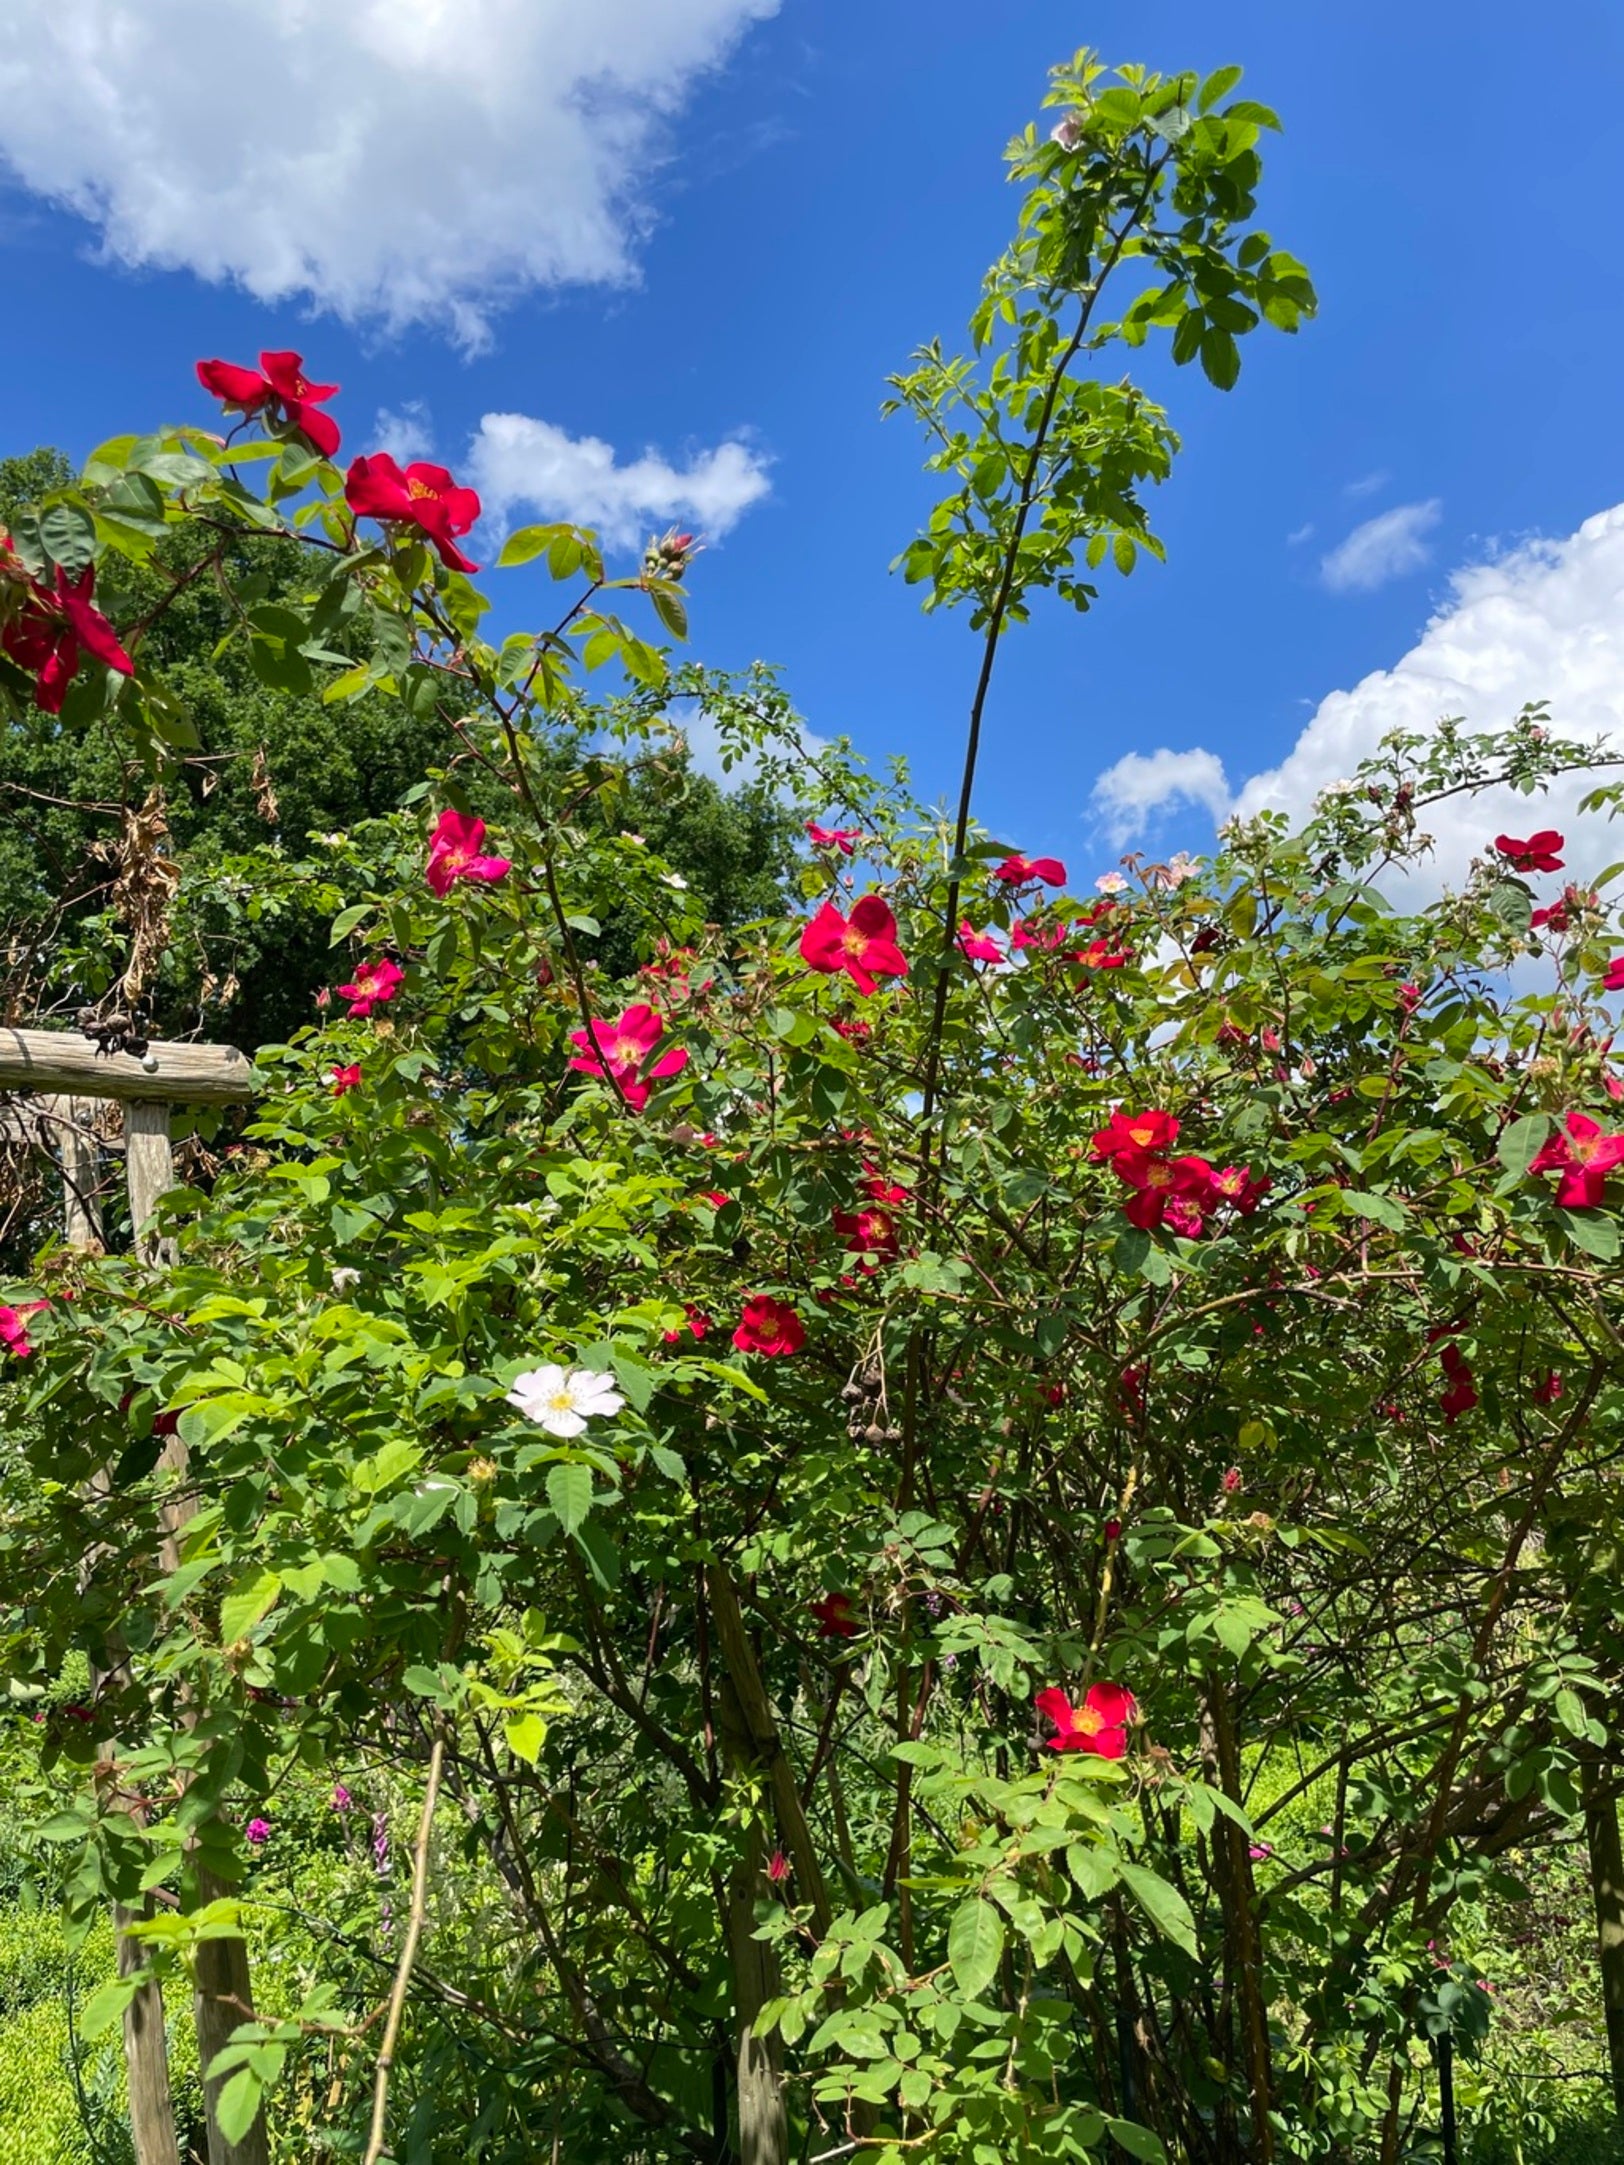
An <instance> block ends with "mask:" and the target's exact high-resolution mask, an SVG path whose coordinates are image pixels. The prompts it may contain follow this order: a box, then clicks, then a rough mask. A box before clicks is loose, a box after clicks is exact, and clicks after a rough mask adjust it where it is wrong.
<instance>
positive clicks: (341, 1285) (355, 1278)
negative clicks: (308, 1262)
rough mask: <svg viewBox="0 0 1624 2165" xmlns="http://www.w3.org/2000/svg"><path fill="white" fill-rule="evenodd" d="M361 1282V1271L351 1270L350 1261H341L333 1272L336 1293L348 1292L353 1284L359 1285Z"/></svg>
mask: <svg viewBox="0 0 1624 2165" xmlns="http://www.w3.org/2000/svg"><path fill="white" fill-rule="evenodd" d="M360 1283H361V1273H360V1272H359V1271H358V1270H351V1268H350V1266H349V1265H348V1263H341V1264H340V1265H339V1267H338V1269H337V1270H335V1271H334V1273H333V1291H334V1292H335V1293H348V1292H349V1290H350V1288H351V1287H352V1286H358V1285H359V1284H360Z"/></svg>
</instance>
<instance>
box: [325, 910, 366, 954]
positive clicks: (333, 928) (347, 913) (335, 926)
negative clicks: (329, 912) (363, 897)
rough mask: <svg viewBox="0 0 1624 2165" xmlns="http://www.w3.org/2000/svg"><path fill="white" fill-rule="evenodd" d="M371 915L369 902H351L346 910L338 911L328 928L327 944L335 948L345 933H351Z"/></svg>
mask: <svg viewBox="0 0 1624 2165" xmlns="http://www.w3.org/2000/svg"><path fill="white" fill-rule="evenodd" d="M371 915H372V904H371V903H370V902H352V903H351V904H350V906H349V908H348V909H347V910H340V911H339V913H338V915H337V916H336V917H335V918H334V919H333V922H332V924H331V925H330V926H329V927H328V932H327V944H328V946H329V947H336V946H337V945H338V943H339V941H340V940H341V939H343V937H344V935H345V934H346V933H347V932H353V931H354V930H355V928H356V926H357V925H358V924H360V923H361V921H362V919H363V918H366V917H370V916H371Z"/></svg>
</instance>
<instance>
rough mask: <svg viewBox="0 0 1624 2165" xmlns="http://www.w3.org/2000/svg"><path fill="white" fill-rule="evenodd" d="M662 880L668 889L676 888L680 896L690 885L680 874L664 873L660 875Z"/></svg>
mask: <svg viewBox="0 0 1624 2165" xmlns="http://www.w3.org/2000/svg"><path fill="white" fill-rule="evenodd" d="M660 878H661V880H662V881H663V882H664V884H665V885H666V886H667V887H675V888H676V890H677V892H678V893H679V894H680V893H682V892H683V891H684V889H686V887H687V885H688V882H687V881H686V880H685V879H684V878H683V876H682V874H681V873H680V872H662V873H661V874H660Z"/></svg>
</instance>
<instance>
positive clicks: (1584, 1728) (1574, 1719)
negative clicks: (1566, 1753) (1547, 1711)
mask: <svg viewBox="0 0 1624 2165" xmlns="http://www.w3.org/2000/svg"><path fill="white" fill-rule="evenodd" d="M1555 1703H1556V1718H1557V1720H1558V1721H1559V1722H1560V1723H1561V1724H1562V1726H1563V1728H1564V1729H1565V1730H1566V1731H1567V1732H1568V1735H1569V1736H1570V1737H1581V1738H1583V1737H1587V1736H1588V1735H1589V1734H1590V1724H1589V1722H1588V1721H1587V1720H1586V1718H1585V1709H1584V1701H1583V1700H1582V1699H1581V1698H1580V1697H1579V1694H1578V1693H1577V1692H1576V1691H1570V1690H1569V1689H1568V1687H1567V1686H1566V1685H1565V1684H1564V1685H1563V1687H1562V1689H1561V1690H1560V1691H1559V1692H1558V1693H1557V1695H1556V1702H1555Z"/></svg>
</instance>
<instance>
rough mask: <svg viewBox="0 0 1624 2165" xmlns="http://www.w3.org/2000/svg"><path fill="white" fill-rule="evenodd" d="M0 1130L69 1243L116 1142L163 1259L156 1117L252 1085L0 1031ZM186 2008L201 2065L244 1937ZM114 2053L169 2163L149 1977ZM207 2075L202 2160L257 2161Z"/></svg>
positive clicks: (207, 1068)
mask: <svg viewBox="0 0 1624 2165" xmlns="http://www.w3.org/2000/svg"><path fill="white" fill-rule="evenodd" d="M0 1093H20V1095H18V1096H16V1097H15V1098H14V1100H13V1102H11V1103H9V1104H7V1103H4V1102H0V1142H9V1143H17V1142H22V1143H25V1144H27V1145H29V1146H30V1147H33V1148H36V1149H39V1150H41V1151H43V1152H44V1153H45V1154H46V1155H48V1156H49V1157H51V1158H52V1159H53V1160H54V1161H55V1163H56V1164H57V1166H58V1168H59V1169H60V1172H61V1177H62V1189H63V1226H64V1232H65V1235H66V1238H67V1240H68V1241H69V1243H70V1244H71V1245H72V1246H74V1247H79V1248H87V1249H93V1250H99V1249H100V1248H101V1246H102V1236H103V1228H102V1220H101V1211H100V1207H99V1205H98V1202H97V1194H98V1191H99V1188H100V1179H99V1174H98V1160H99V1156H100V1153H101V1152H103V1151H107V1150H114V1151H121V1152H122V1155H123V1158H124V1179H125V1187H126V1191H127V1193H128V1196H129V1206H130V1225H131V1228H132V1232H133V1238H134V1242H135V1251H136V1254H137V1255H138V1256H139V1257H140V1258H141V1259H142V1260H143V1261H145V1262H148V1263H152V1264H155V1265H160V1266H161V1265H165V1264H168V1263H170V1262H172V1261H173V1260H174V1253H173V1243H172V1242H170V1241H168V1240H166V1239H164V1238H163V1237H162V1236H161V1235H160V1234H159V1232H158V1230H157V1228H156V1225H155V1223H154V1215H153V1214H154V1212H155V1210H156V1208H157V1205H158V1202H159V1199H160V1198H161V1197H162V1196H163V1195H164V1193H165V1192H166V1190H168V1189H170V1188H172V1187H174V1185H175V1160H174V1153H173V1149H172V1146H171V1142H170V1120H171V1116H172V1111H173V1108H174V1107H175V1106H177V1105H239V1104H244V1103H246V1102H247V1101H248V1100H249V1099H250V1098H251V1097H252V1096H253V1095H254V1077H253V1070H252V1068H251V1067H250V1066H249V1063H248V1062H247V1061H246V1060H245V1059H244V1058H243V1056H242V1054H241V1053H240V1052H237V1051H236V1050H235V1049H234V1048H233V1047H231V1046H229V1045H172V1044H158V1043H149V1044H146V1045H145V1046H143V1047H142V1049H141V1050H140V1051H139V1052H135V1051H119V1052H110V1051H107V1050H106V1049H104V1048H103V1047H102V1046H99V1045H98V1044H97V1043H96V1042H95V1041H94V1040H93V1039H92V1038H90V1037H88V1036H84V1037H78V1036H73V1035H70V1034H69V1033H68V1032H66V1031H56V1030H11V1029H0ZM107 1099H115V1100H117V1101H118V1102H119V1103H120V1105H121V1106H122V1108H123V1130H124V1132H123V1136H122V1139H121V1140H120V1141H118V1142H116V1143H115V1142H109V1141H108V1140H106V1139H104V1138H102V1137H100V1136H99V1135H98V1134H97V1132H96V1127H95V1122H96V1120H97V1118H98V1116H99V1112H100V1108H101V1105H102V1103H103V1102H104V1101H105V1100H107ZM160 1463H161V1464H165V1465H168V1466H169V1467H171V1468H172V1469H173V1470H174V1471H175V1473H176V1474H177V1475H180V1474H183V1473H184V1471H185V1465H186V1447H185V1445H184V1444H183V1443H181V1441H180V1440H179V1438H178V1437H171V1438H170V1439H169V1440H168V1441H167V1442H166V1444H165V1446H164V1452H163V1458H162V1459H161V1461H160ZM184 1520H185V1512H184V1510H182V1509H179V1508H177V1509H176V1510H175V1511H173V1512H172V1513H171V1514H170V1515H169V1518H168V1521H167V1523H166V1527H165V1534H164V1543H163V1546H164V1550H165V1556H164V1562H165V1565H166V1568H168V1569H171V1570H172V1569H173V1568H174V1566H175V1563H176V1562H177V1561H178V1541H179V1536H180V1532H181V1528H182V1526H183V1524H184ZM198 1882H199V1893H200V1894H201V1896H202V1899H203V1900H204V1901H205V1902H210V1901H213V1900H215V1899H217V1898H218V1897H219V1896H221V1895H223V1894H225V1893H226V1892H227V1891H228V1890H227V1889H226V1888H225V1887H224V1886H223V1885H222V1884H221V1883H220V1882H218V1881H217V1880H215V1879H214V1877H213V1875H212V1874H211V1873H208V1872H206V1871H204V1870H201V1869H200V1870H199V1872H198ZM137 1915H138V1913H136V1912H130V1911H124V1910H118V1909H115V1911H114V1926H115V1934H114V1937H115V1943H116V1946H117V1950H118V1965H119V1970H120V1973H121V1974H123V1975H126V1976H127V1975H129V1974H130V1973H131V1972H132V1971H134V1970H137V1969H139V1968H140V1967H141V1966H142V1961H143V1955H142V1951H141V1946H140V1942H139V1941H137V1940H132V1939H130V1938H129V1937H128V1935H127V1933H126V1932H125V1931H124V1929H123V1927H124V1926H125V1925H127V1924H130V1923H133V1922H135V1921H136V1918H137ZM195 1961H196V1967H195V1977H196V1991H195V1994H194V2002H193V2005H194V2013H195V2016H196V2021H197V2046H198V2060H199V2064H200V2066H203V2067H207V2066H208V2065H209V2062H210V2061H211V2060H212V2059H213V2058H214V2055H215V2054H216V2053H217V2052H219V2051H220V2049H221V2048H222V2046H223V2045H224V2044H225V2042H226V2040H227V2039H228V2038H229V2036H230V2035H231V2032H232V2030H233V2029H234V2028H235V2027H236V2025H237V2023H238V2022H239V2021H240V2020H241V2019H242V2017H243V2013H244V2011H245V2010H246V2009H247V2008H249V2007H251V2006H252V1999H251V1997H250V1990H249V1976H248V1949H247V1947H246V1945H245V1944H244V1942H243V1941H242V1940H240V1939H217V1940H205V1941H203V1942H202V1943H201V1944H200V1946H199V1947H198V1949H197V1954H196V1958H195ZM124 2057H125V2066H126V2069H127V2072H128V2077H129V2093H130V2126H131V2132H132V2134H133V2136H134V2141H135V2153H136V2165H181V2160H180V2150H179V2146H178V2143H177V2140H176V2135H175V2118H174V2109H173V2106H172V2104H171V2100H170V2090H169V2056H168V2048H167V2044H166V2041H165V2037H164V2014H163V2001H162V1998H161V1995H160V1993H159V1990H158V1987H157V1986H156V1984H149V1985H147V1986H144V1987H143V1988H142V1990H141V1991H140V1992H138V1993H137V1995H136V1997H135V1999H134V2000H133V2001H132V2003H131V2005H130V2008H129V2010H128V2012H127V2013H126V2015H125V2018H124ZM219 2088H220V2085H219V2084H217V2083H210V2084H208V2085H206V2098H207V2103H208V2108H209V2109H208V2137H209V2165H268V2156H269V2152H268V2146H267V2141H266V2133H265V2122H264V2116H263V2115H261V2116H260V2117H259V2118H258V2119H256V2120H255V2122H254V2125H253V2126H252V2127H251V2128H250V2129H249V2131H248V2133H247V2134H246V2135H245V2136H244V2137H243V2138H242V2139H241V2140H240V2141H237V2142H231V2141H228V2140H227V2138H226V2137H225V2135H224V2134H223V2133H222V2131H221V2129H220V2126H219V2120H218V2115H217V2113H216V2111H215V2103H216V2098H217V2095H218V2091H219Z"/></svg>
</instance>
